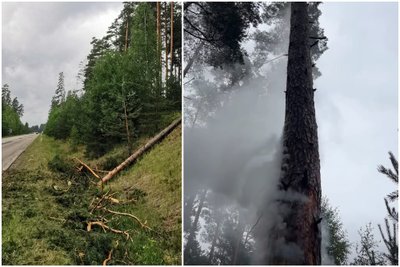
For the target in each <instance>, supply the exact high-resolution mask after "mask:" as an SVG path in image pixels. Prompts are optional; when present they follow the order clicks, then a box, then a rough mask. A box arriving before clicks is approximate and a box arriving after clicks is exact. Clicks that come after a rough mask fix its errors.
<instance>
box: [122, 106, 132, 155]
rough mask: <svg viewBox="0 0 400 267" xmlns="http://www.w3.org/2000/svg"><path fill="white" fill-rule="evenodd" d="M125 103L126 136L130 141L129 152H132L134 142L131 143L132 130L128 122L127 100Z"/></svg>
mask: <svg viewBox="0 0 400 267" xmlns="http://www.w3.org/2000/svg"><path fill="white" fill-rule="evenodd" d="M123 104H124V115H125V128H126V138H127V141H128V154H131V153H132V143H131V138H130V135H131V134H130V132H129V123H128V112H127V110H126V101H125V100H124V101H123Z"/></svg>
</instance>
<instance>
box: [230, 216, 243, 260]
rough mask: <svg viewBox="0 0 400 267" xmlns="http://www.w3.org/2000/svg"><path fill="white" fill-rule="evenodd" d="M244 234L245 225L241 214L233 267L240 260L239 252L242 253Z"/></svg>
mask: <svg viewBox="0 0 400 267" xmlns="http://www.w3.org/2000/svg"><path fill="white" fill-rule="evenodd" d="M243 232H244V225H243V223H242V221H241V220H240V213H239V221H238V225H237V228H236V243H235V248H234V251H233V258H232V265H236V264H237V259H238V255H239V251H240V243H241V241H242V239H243Z"/></svg>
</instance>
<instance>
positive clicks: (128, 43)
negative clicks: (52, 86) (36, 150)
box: [45, 2, 181, 157]
mask: <svg viewBox="0 0 400 267" xmlns="http://www.w3.org/2000/svg"><path fill="white" fill-rule="evenodd" d="M157 6H159V7H160V8H159V9H158V12H157ZM179 19H180V4H179V3H174V4H172V3H135V2H127V3H124V7H123V9H122V11H121V13H120V14H119V16H118V17H117V18H116V19H115V21H114V22H113V23H112V25H111V26H110V27H109V30H108V32H107V35H106V36H104V37H103V38H101V39H96V38H93V40H92V46H93V47H92V50H91V52H90V53H89V55H88V57H87V63H86V66H85V67H84V70H83V93H82V94H78V93H75V92H74V93H72V92H69V93H68V95H67V97H66V98H65V97H62V91H63V90H62V89H60V88H62V87H63V85H62V84H63V82H62V75H61V74H60V77H59V82H58V86H57V89H56V92H55V96H54V97H53V101H52V102H53V103H54V104H52V108H51V110H50V113H49V119H48V123H47V126H46V131H45V132H46V133H47V134H48V135H50V136H54V137H56V138H62V139H65V138H73V139H74V142H75V143H81V144H84V145H86V150H87V153H88V155H90V156H94V157H96V156H100V155H102V154H104V153H105V152H106V151H108V150H109V149H111V148H112V147H113V146H114V145H115V144H118V143H121V142H124V143H126V144H127V147H128V151H130V150H131V148H132V143H133V142H135V140H136V139H137V138H138V137H141V136H151V135H153V134H155V133H156V132H158V131H159V130H160V129H161V128H163V127H164V126H166V124H168V123H169V122H170V121H171V120H172V117H173V116H174V115H173V114H174V113H176V112H180V110H181V100H180V96H181V79H180V73H181V59H180V55H181V52H180V51H181V44H180V36H181V30H180V24H179V23H174V22H176V21H177V20H179ZM158 25H159V27H158ZM171 26H172V27H173V28H171ZM171 29H173V30H171ZM162 38H164V39H165V40H166V41H165V42H161V40H162ZM162 55H165V57H163V56H162ZM163 58H165V60H163ZM167 66H168V67H167ZM164 67H165V68H164ZM167 68H168V73H167V72H166V70H167ZM64 92H65V91H64ZM64 95H65V93H64ZM72 133H73V134H72Z"/></svg>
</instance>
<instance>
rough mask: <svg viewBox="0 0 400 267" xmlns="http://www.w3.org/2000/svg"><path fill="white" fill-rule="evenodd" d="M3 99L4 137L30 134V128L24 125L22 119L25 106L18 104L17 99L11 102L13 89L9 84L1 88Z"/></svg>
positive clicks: (2, 127) (2, 129)
mask: <svg viewBox="0 0 400 267" xmlns="http://www.w3.org/2000/svg"><path fill="white" fill-rule="evenodd" d="M1 98H2V106H1V110H2V125H1V131H2V136H9V135H19V134H25V133H29V132H30V130H29V126H28V125H27V124H25V125H24V124H22V122H21V117H22V115H23V114H24V106H23V104H20V103H19V102H18V99H17V97H15V98H13V99H12V100H11V89H10V86H9V85H8V84H4V85H3V86H2V88H1Z"/></svg>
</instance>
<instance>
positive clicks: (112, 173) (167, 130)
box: [99, 118, 182, 184]
mask: <svg viewBox="0 0 400 267" xmlns="http://www.w3.org/2000/svg"><path fill="white" fill-rule="evenodd" d="M181 122H182V119H181V118H179V119H176V120H175V121H173V122H172V123H171V124H170V125H169V126H168V127H167V128H165V129H164V130H162V131H161V132H160V133H158V134H157V135H156V136H154V137H153V138H152V139H150V141H148V142H147V143H146V144H145V145H144V146H142V147H141V148H139V149H138V150H136V151H135V153H133V154H132V155H131V156H130V157H129V158H127V159H126V160H125V161H124V162H122V163H121V164H120V165H118V166H117V167H115V168H114V169H113V170H112V171H110V172H109V173H108V174H107V175H106V176H104V177H103V178H102V180H101V181H100V182H99V184H102V183H105V182H107V181H108V180H110V179H111V178H112V177H114V176H115V175H116V174H117V173H119V172H120V171H121V170H123V169H125V168H126V167H128V166H129V165H131V164H132V163H133V162H134V161H135V160H136V159H137V158H139V157H140V156H141V155H143V153H145V152H146V151H147V150H149V149H150V148H151V147H152V146H153V145H155V144H157V143H158V142H160V141H161V140H162V139H164V138H165V137H166V136H167V135H168V134H169V133H170V132H172V131H173V130H174V129H175V128H176V127H177V126H178V125H179V124H181Z"/></svg>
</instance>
